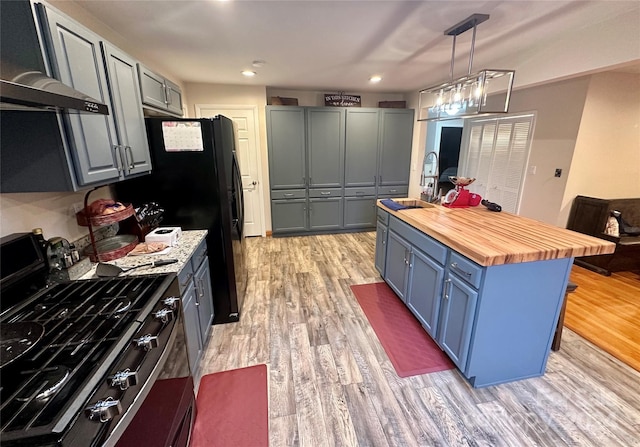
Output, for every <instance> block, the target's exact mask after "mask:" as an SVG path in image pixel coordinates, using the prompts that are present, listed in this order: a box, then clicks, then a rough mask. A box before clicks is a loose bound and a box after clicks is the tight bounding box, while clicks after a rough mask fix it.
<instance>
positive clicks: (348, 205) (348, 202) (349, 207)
mask: <svg viewBox="0 0 640 447" xmlns="http://www.w3.org/2000/svg"><path fill="white" fill-rule="evenodd" d="M375 225H376V198H375V197H345V199H344V227H345V228H372V227H374V226H375Z"/></svg>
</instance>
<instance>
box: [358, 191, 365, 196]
mask: <svg viewBox="0 0 640 447" xmlns="http://www.w3.org/2000/svg"><path fill="white" fill-rule="evenodd" d="M363 195H364V191H356V196H363Z"/></svg>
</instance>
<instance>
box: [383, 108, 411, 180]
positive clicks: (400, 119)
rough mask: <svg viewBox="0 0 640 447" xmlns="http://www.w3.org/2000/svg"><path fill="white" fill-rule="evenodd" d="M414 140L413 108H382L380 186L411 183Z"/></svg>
mask: <svg viewBox="0 0 640 447" xmlns="http://www.w3.org/2000/svg"><path fill="white" fill-rule="evenodd" d="M412 140H413V110H412V109H382V116H381V120H380V157H379V163H378V181H379V183H378V184H379V186H383V185H406V184H408V183H409V164H410V162H411V143H412Z"/></svg>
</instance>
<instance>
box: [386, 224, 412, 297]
mask: <svg viewBox="0 0 640 447" xmlns="http://www.w3.org/2000/svg"><path fill="white" fill-rule="evenodd" d="M410 255H411V246H410V245H409V244H408V243H407V241H405V240H404V239H402V238H401V237H400V236H398V235H397V234H396V233H395V232H394V231H389V235H388V237H387V259H386V266H385V276H384V279H385V281H387V284H389V286H390V287H391V288H392V289H393V290H394V291H395V292H396V294H397V295H398V296H399V297H400V299H402V301H404V302H406V300H407V299H406V291H407V279H408V276H409V256H410Z"/></svg>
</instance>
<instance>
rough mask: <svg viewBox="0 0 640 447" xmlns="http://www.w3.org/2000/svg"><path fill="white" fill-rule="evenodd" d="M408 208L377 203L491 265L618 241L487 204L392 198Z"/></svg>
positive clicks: (599, 249)
mask: <svg viewBox="0 0 640 447" xmlns="http://www.w3.org/2000/svg"><path fill="white" fill-rule="evenodd" d="M394 201H395V202H398V203H400V204H404V205H407V206H411V205H417V206H421V208H409V209H404V210H399V211H393V210H391V209H389V208H387V207H386V206H384V205H383V204H382V203H380V202H381V201H380V200H378V207H379V208H381V209H383V210H385V211H386V212H388V213H389V214H391V215H393V216H395V217H397V218H398V219H400V220H402V221H404V222H406V223H407V224H409V225H411V226H412V227H414V228H416V229H417V230H419V231H421V232H423V233H425V234H427V235H429V236H431V237H432V238H434V239H436V240H437V241H439V242H441V243H442V244H444V245H446V246H448V247H449V248H451V249H453V250H455V251H457V252H458V253H460V254H462V255H464V256H466V257H467V258H469V259H471V260H473V261H475V262H476V263H478V264H480V265H482V266H485V267H489V266H494V265H502V264H516V263H520V262H530V261H542V260H549V259H559V258H571V257H577V256H591V255H601V254H608V253H613V252H614V250H615V244H614V243H612V242H609V241H605V240H603V239H598V238H594V237H591V236H587V235H585V234H582V233H577V232H575V231H571V230H567V229H564V228H560V227H556V226H553V225H549V224H546V223H544V222H539V221H537V220H533V219H529V218H526V217H521V216H517V215H515V214H511V213H507V212H504V211H502V212H493V211H489V210H488V209H487V208H485V207H484V206H478V207H470V208H446V207H444V206H441V205H436V204H430V203H426V202H423V201H421V200H416V199H410V198H407V199H394Z"/></svg>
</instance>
